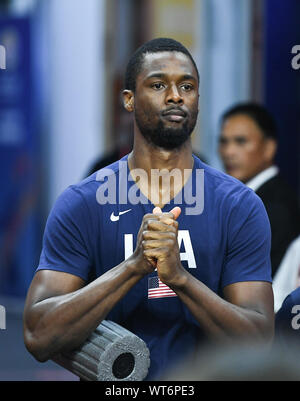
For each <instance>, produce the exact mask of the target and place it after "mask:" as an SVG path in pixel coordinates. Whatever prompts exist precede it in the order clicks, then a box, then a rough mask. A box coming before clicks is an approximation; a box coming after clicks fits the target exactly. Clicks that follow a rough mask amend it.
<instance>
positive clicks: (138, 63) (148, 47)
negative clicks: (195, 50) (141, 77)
mask: <svg viewBox="0 0 300 401" xmlns="http://www.w3.org/2000/svg"><path fill="white" fill-rule="evenodd" d="M164 51H166V52H170V51H171V52H172V51H173V52H180V53H183V54H185V55H187V56H188V57H189V58H190V59H191V61H192V63H193V65H194V67H195V69H196V71H197V77H198V81H199V71H198V68H197V65H196V63H195V60H194V59H193V57H192V55H191V53H190V52H189V51H188V49H187V48H186V47H184V46H183V45H182V44H181V43H180V42H178V41H177V40H175V39H171V38H156V39H152V40H150V41H149V42H146V43H145V44H143V45H142V46H140V47H139V48H138V49H137V50H136V51H135V52H134V53H133V55H132V57H131V58H130V60H129V62H128V64H127V68H126V73H125V82H124V84H125V89H128V90H131V91H133V92H135V89H136V78H137V76H138V74H139V73H140V72H141V70H142V65H143V61H144V57H145V54H147V53H158V52H164Z"/></svg>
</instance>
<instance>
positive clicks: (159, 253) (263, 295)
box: [143, 213, 274, 341]
mask: <svg viewBox="0 0 300 401" xmlns="http://www.w3.org/2000/svg"><path fill="white" fill-rule="evenodd" d="M160 216H161V217H160V220H159V221H157V220H153V221H152V222H151V221H150V222H149V224H148V226H147V230H145V231H144V232H143V239H144V241H143V247H144V255H145V257H146V258H148V259H149V261H151V260H152V261H153V260H155V261H156V267H157V271H158V275H159V276H160V279H161V281H162V282H164V283H165V284H166V285H168V286H169V287H170V288H172V289H173V291H175V292H176V293H177V295H178V297H179V298H180V299H181V300H182V301H183V302H184V304H185V305H186V306H187V307H188V308H189V310H190V311H191V313H192V314H193V315H194V317H195V318H196V319H197V321H198V322H199V323H200V324H201V327H202V328H203V330H204V331H206V333H207V334H208V336H209V337H210V338H213V339H222V340H230V339H236V338H239V339H241V338H251V339H252V340H254V339H257V340H265V341H269V340H271V338H272V336H273V324H274V313H273V311H274V309H273V290H272V286H271V284H270V283H268V282H263V281H244V282H237V283H234V284H231V285H228V286H226V287H225V288H224V290H223V292H224V299H223V298H221V297H220V296H219V295H217V294H216V293H214V292H213V291H212V290H210V289H209V288H208V287H207V286H206V285H205V284H203V283H202V282H201V281H199V280H197V279H196V278H195V277H194V276H193V275H191V274H190V273H189V272H188V271H187V270H186V269H184V268H183V266H182V264H181V261H180V254H179V249H178V242H177V232H178V223H177V222H176V221H175V219H174V218H172V215H170V214H165V215H160ZM176 216H178V213H177V214H176V213H175V218H176Z"/></svg>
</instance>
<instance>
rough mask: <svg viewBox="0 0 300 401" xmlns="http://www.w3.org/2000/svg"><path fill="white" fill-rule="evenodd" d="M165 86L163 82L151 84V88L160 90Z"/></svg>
mask: <svg viewBox="0 0 300 401" xmlns="http://www.w3.org/2000/svg"><path fill="white" fill-rule="evenodd" d="M164 87H165V86H164V84H163V83H162V82H155V83H154V84H152V85H151V88H153V89H156V90H160V89H163V88H164Z"/></svg>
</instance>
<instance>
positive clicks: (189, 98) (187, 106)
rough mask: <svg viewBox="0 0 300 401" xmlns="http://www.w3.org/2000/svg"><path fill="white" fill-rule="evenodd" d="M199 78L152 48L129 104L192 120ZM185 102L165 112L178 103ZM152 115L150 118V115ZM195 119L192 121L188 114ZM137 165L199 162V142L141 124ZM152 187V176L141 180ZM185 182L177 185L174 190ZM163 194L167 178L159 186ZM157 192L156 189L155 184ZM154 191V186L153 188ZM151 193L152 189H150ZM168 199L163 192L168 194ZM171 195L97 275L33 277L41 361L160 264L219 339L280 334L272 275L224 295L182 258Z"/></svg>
mask: <svg viewBox="0 0 300 401" xmlns="http://www.w3.org/2000/svg"><path fill="white" fill-rule="evenodd" d="M198 96H199V94H198V79H197V74H196V71H195V69H194V66H193V64H192V62H191V61H190V59H189V58H188V57H187V56H185V55H184V54H182V53H178V52H161V53H155V54H147V55H146V56H145V60H144V64H143V69H142V71H141V73H140V74H139V75H138V77H137V82H136V91H135V93H133V92H131V91H128V90H126V91H124V93H123V97H124V105H125V108H126V109H127V110H128V111H129V112H133V113H136V112H139V113H140V114H139V115H140V117H141V119H142V121H144V122H145V123H146V124H147V123H148V121H147V119H148V117H149V115H151V121H152V122H153V124H156V123H157V122H158V121H159V120H161V121H163V125H164V126H167V127H168V128H170V127H171V128H172V127H174V128H178V127H180V126H181V125H182V124H184V123H185V122H190V121H191V119H192V118H193V117H192V116H193V113H194V114H195V111H197V109H198ZM173 106H174V107H176V108H178V107H179V108H181V109H182V110H184V116H181V117H182V118H179V117H180V116H179V117H178V115H176V113H175V114H174V115H172V114H170V115H168V116H164V115H162V112H163V111H164V110H169V109H170V108H172V107H173ZM143 118H144V120H143ZM187 120H188V121H187ZM128 163H129V167H130V169H131V172H132V173H134V169H136V168H140V169H144V170H145V171H146V172H147V173H150V171H151V169H163V168H167V169H168V170H169V171H171V170H172V169H174V168H178V169H180V170H181V171H182V172H183V171H184V169H192V167H193V158H192V147H191V141H190V139H187V140H186V142H184V143H183V144H182V145H181V146H180V147H178V148H176V149H175V150H174V149H173V150H166V149H163V148H160V147H158V146H156V145H153V144H151V143H150V142H149V141H147V140H146V139H145V138H144V136H143V135H142V133H141V131H140V127H138V125H137V124H136V123H135V125H134V147H133V151H132V153H131V154H130V155H129V158H128ZM138 185H139V186H140V188H141V190H142V191H143V192H146V191H147V190H149V188H147V185H149V184H148V183H144V182H142V181H139V182H138ZM183 185H184V182H182V183H181V184H180V185H179V186H178V184H177V186H176V185H175V184H174V185H173V186H171V193H172V196H174V195H175V194H176V193H177V192H178V191H179V190H180V189H181V188H182V186H183ZM155 189H156V191H158V192H159V193H160V194H161V195H163V193H164V188H163V187H162V185H161V182H160V183H159V184H158V187H157V188H155ZM148 193H149V194H150V191H148ZM150 195H151V194H150ZM149 199H150V200H151V196H149ZM161 199H163V197H162V196H161ZM163 205H164V204H163V202H162V201H160V202H159V203H156V207H155V208H154V210H153V213H152V214H147V215H145V216H144V218H143V221H142V222H141V226H140V230H139V233H138V238H137V244H136V248H135V251H134V253H133V254H132V255H131V256H130V257H129V258H128V259H127V260H125V261H123V262H122V263H120V264H119V265H118V266H115V267H114V268H112V269H111V270H109V271H108V272H106V273H105V274H103V275H102V276H100V277H99V278H97V279H96V280H94V281H93V282H91V283H89V284H86V283H85V282H84V281H83V280H82V279H81V278H79V277H77V276H74V275H71V274H68V273H62V272H57V271H50V270H40V271H38V272H37V273H36V274H35V276H34V278H33V281H32V283H31V286H30V289H29V291H28V295H27V299H26V305H25V310H24V338H25V344H26V346H27V348H28V350H29V351H30V352H31V353H32V354H33V355H34V356H35V358H36V359H38V360H39V361H46V360H47V359H49V358H51V357H53V356H54V355H55V354H56V353H58V352H61V351H65V350H69V349H73V348H75V347H76V346H79V345H80V344H82V343H83V342H84V341H85V339H86V338H87V337H88V336H89V334H90V333H91V332H92V331H93V330H94V329H95V328H96V327H97V326H98V325H99V324H100V323H101V321H102V320H103V319H105V317H106V316H107V314H108V312H109V311H110V310H111V309H112V308H113V307H114V305H116V303H117V302H118V301H119V300H121V299H122V298H123V297H124V296H125V295H126V294H127V292H128V291H129V290H130V289H131V288H132V287H133V286H134V285H135V284H136V283H137V282H138V281H139V280H141V279H142V278H143V277H145V276H147V275H148V274H149V273H151V272H153V271H154V269H155V268H157V272H158V275H159V277H160V279H161V280H162V281H163V282H164V283H165V284H167V285H168V286H169V287H170V288H172V289H173V291H175V292H176V293H177V295H178V297H179V298H180V299H181V301H182V302H183V303H184V304H185V305H186V306H187V307H188V308H189V310H190V311H191V313H192V314H193V315H194V316H195V318H196V319H197V320H198V321H199V323H200V324H201V327H202V328H203V330H204V331H205V332H206V333H207V335H208V336H209V337H210V338H211V339H216V340H219V341H222V342H223V341H226V340H229V339H236V338H240V339H241V338H250V339H251V340H253V339H255V340H263V341H266V342H269V341H270V340H271V339H272V336H273V321H274V314H273V292H272V286H271V284H270V283H267V282H259V281H256V282H255V281H254V282H239V283H235V284H232V285H228V286H227V287H225V288H224V289H223V292H224V298H221V297H219V296H218V295H217V294H215V293H214V292H213V291H211V290H210V289H209V288H208V287H206V286H205V285H204V284H203V283H202V282H200V281H199V280H197V279H196V278H194V277H193V276H192V275H191V274H190V273H189V272H188V271H187V270H186V269H184V267H183V266H182V264H181V261H180V253H179V249H178V241H177V234H178V222H177V221H176V220H177V218H178V216H179V215H180V213H181V209H180V208H179V207H175V208H174V209H172V210H171V211H170V212H169V213H162V211H161V208H162V207H163Z"/></svg>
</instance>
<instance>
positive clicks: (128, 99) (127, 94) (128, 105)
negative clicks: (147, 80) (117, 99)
mask: <svg viewBox="0 0 300 401" xmlns="http://www.w3.org/2000/svg"><path fill="white" fill-rule="evenodd" d="M123 104H124V107H125V109H126V110H127V111H129V112H130V113H131V112H132V111H133V110H134V94H133V92H132V91H131V90H128V89H125V90H124V91H123Z"/></svg>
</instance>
